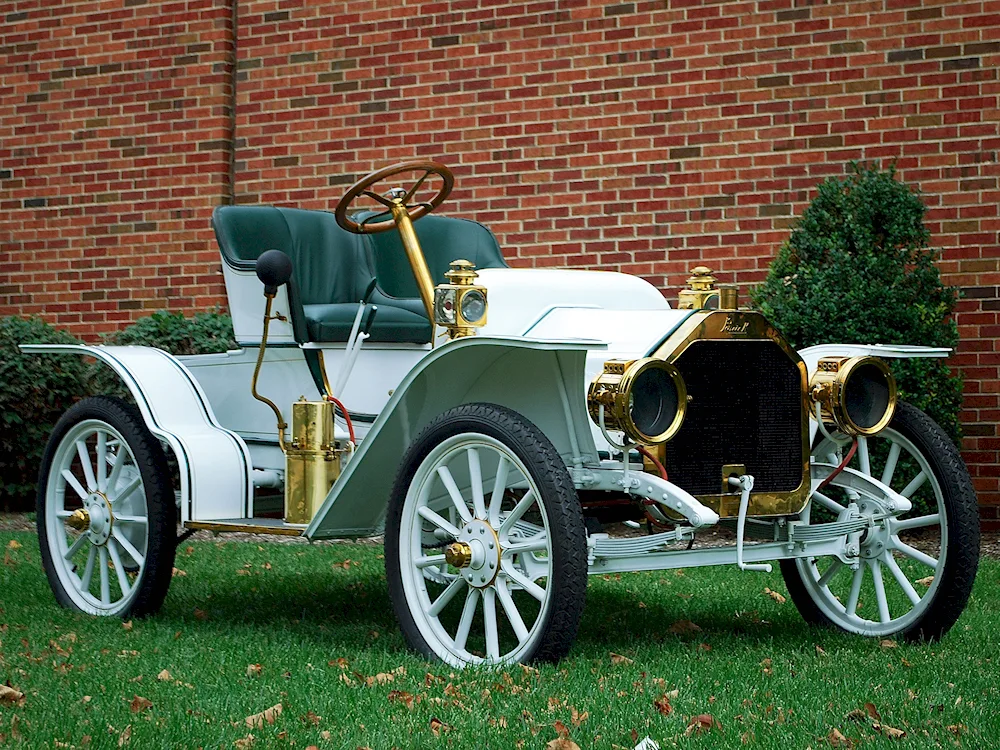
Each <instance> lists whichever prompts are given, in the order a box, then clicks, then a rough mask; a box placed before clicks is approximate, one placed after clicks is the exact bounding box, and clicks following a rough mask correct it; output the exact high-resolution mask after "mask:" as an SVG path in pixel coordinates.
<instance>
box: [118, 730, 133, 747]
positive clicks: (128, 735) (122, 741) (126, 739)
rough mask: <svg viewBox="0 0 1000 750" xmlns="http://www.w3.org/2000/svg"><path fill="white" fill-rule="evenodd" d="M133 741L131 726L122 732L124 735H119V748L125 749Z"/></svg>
mask: <svg viewBox="0 0 1000 750" xmlns="http://www.w3.org/2000/svg"><path fill="white" fill-rule="evenodd" d="M131 741H132V725H131V724H129V725H128V726H127V727H125V728H124V729H123V730H122V733H121V734H119V735H118V747H125V745H127V744H128V743H130V742H131Z"/></svg>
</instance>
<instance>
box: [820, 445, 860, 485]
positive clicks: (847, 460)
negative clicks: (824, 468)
mask: <svg viewBox="0 0 1000 750" xmlns="http://www.w3.org/2000/svg"><path fill="white" fill-rule="evenodd" d="M857 450H858V441H857V440H856V439H855V441H854V443H853V444H852V445H851V449H850V450H849V451H847V455H846V456H844V460H843V461H841V462H840V466H838V467H837V468H836V469H834V470H833V473H832V474H830V476H828V477H827V478H826V479H824V480H823V481H822V482H820V483H819V485H817V487H816V492H819V491H820V490H821V489H823V488H824V487H826V486H827V485H828V484H830V482H832V481H833V479H834V477H836V476H837V475H838V474H839V473H840V472H842V471H843V470H844V469H845V468H847V464H849V463H850V462H851V459H852V458H854V454H855V453H856V452H857Z"/></svg>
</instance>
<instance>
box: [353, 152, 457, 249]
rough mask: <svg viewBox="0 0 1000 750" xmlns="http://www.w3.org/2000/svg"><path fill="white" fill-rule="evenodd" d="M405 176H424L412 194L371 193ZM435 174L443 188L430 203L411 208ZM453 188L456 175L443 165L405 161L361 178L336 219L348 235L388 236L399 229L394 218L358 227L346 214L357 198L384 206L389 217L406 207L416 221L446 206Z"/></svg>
mask: <svg viewBox="0 0 1000 750" xmlns="http://www.w3.org/2000/svg"><path fill="white" fill-rule="evenodd" d="M403 172H423V174H422V175H421V176H420V178H419V179H418V180H417V181H416V182H415V183H413V186H412V187H411V188H410V189H409V190H404V189H403V188H400V187H393V188H392V189H390V190H389V191H388V193H387V194H386V195H379V194H378V193H376V192H374V191H372V190H370V188H371V187H372V186H373V185H375V184H376V183H378V182H381V181H382V180H384V179H386V178H388V177H393V176H394V175H397V174H402V173H403ZM432 174H436V175H438V176H439V177H440V178H441V179H442V181H443V182H442V185H441V188H440V189H439V190H438V191H437V193H436V194H435V195H434V197H433V198H431V199H430V201H428V202H427V203H415V204H413V206H412V207H411V206H410V205H408V203H409V201H410V200H411V199H412V198H413V196H414V195H415V194H416V192H417V190H419V189H420V186H421V185H423V184H424V180H426V179H427V178H428V177H430V176H431V175H432ZM454 186H455V175H453V174H452V173H451V170H450V169H448V167H446V166H445V165H444V164H439V163H438V162H436V161H430V160H429V159H424V160H421V159H418V160H415V161H404V162H400V163H399V164H393V165H391V166H388V167H383V168H382V169H379V170H377V171H375V172H372V173H371V174H368V175H366V176H365V177H362V178H361V179H360V180H358V181H357V182H355V183H354V184H353V185H351V187H350V189H349V190H348V191H347V192H346V193H344V197H343V198H341V199H340V201H339V202H338V203H337V208H336V210H335V211H334V215H335V216H336V217H337V223H338V224H339V225H340V226H341V227H343V228H344V229H346V230H347V231H348V232H354V233H355V234H377V233H379V232H386V231H388V230H390V229H395V228H396V221H395V218H389V219H386V220H385V221H375V222H370V223H369V222H362V223H358V222H356V221H354V220H353V219H351V218H350V217H349V216H348V215H347V211H348V209H349V208H350V207H351V203H353V202H354V199H355V198H357V197H358V196H361V195H364V196H366V197H368V198H371V199H372V200H374V201H376V202H378V203H381V204H382V205H383V206H385V207H386V213H390V212H391V211H392V209H393V207H394V206H397V207H398V206H402V207H405V208H406V209H407V213H408V214H409V217H410V220H411V221H416V220H417V219H419V218H420V217H422V216H425V215H426V214H429V213H430V212H431V211H433V210H434V209H435V208H437V207H438V206H440V205H441V204H442V203H443V202H444V199H445V198H447V197H448V194H449V193H450V192H451V189H452V188H453V187H454ZM387 196H388V197H387Z"/></svg>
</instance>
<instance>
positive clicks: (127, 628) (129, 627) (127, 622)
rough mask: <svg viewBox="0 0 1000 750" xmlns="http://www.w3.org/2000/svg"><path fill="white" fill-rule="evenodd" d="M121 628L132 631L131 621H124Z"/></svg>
mask: <svg viewBox="0 0 1000 750" xmlns="http://www.w3.org/2000/svg"><path fill="white" fill-rule="evenodd" d="M122 628H124V629H125V630H131V629H132V621H131V620H126V621H125V622H123V623H122Z"/></svg>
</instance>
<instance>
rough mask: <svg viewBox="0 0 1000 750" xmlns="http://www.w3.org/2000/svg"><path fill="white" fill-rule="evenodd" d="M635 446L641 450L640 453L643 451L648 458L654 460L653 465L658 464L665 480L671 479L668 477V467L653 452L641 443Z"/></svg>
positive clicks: (661, 475) (658, 468)
mask: <svg viewBox="0 0 1000 750" xmlns="http://www.w3.org/2000/svg"><path fill="white" fill-rule="evenodd" d="M635 448H636V450H637V451H639V453H641V454H642V455H644V456H645V457H646V458H648V459H649V460H650V461H652V462H653V465H654V466H656V468H657V470H658V471H659V472H660V477H661V478H662V479H663V480H664V481H669V480H668V479H667V469H666V467H665V466H664V465H663V464H661V463H660V462H659V461H658V460H657V458H656V456H654V455H653V454H652V453H650V452H649V451H648V450H646V449H645V448H644V447H643V446H641V445H637V446H636V447H635Z"/></svg>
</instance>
